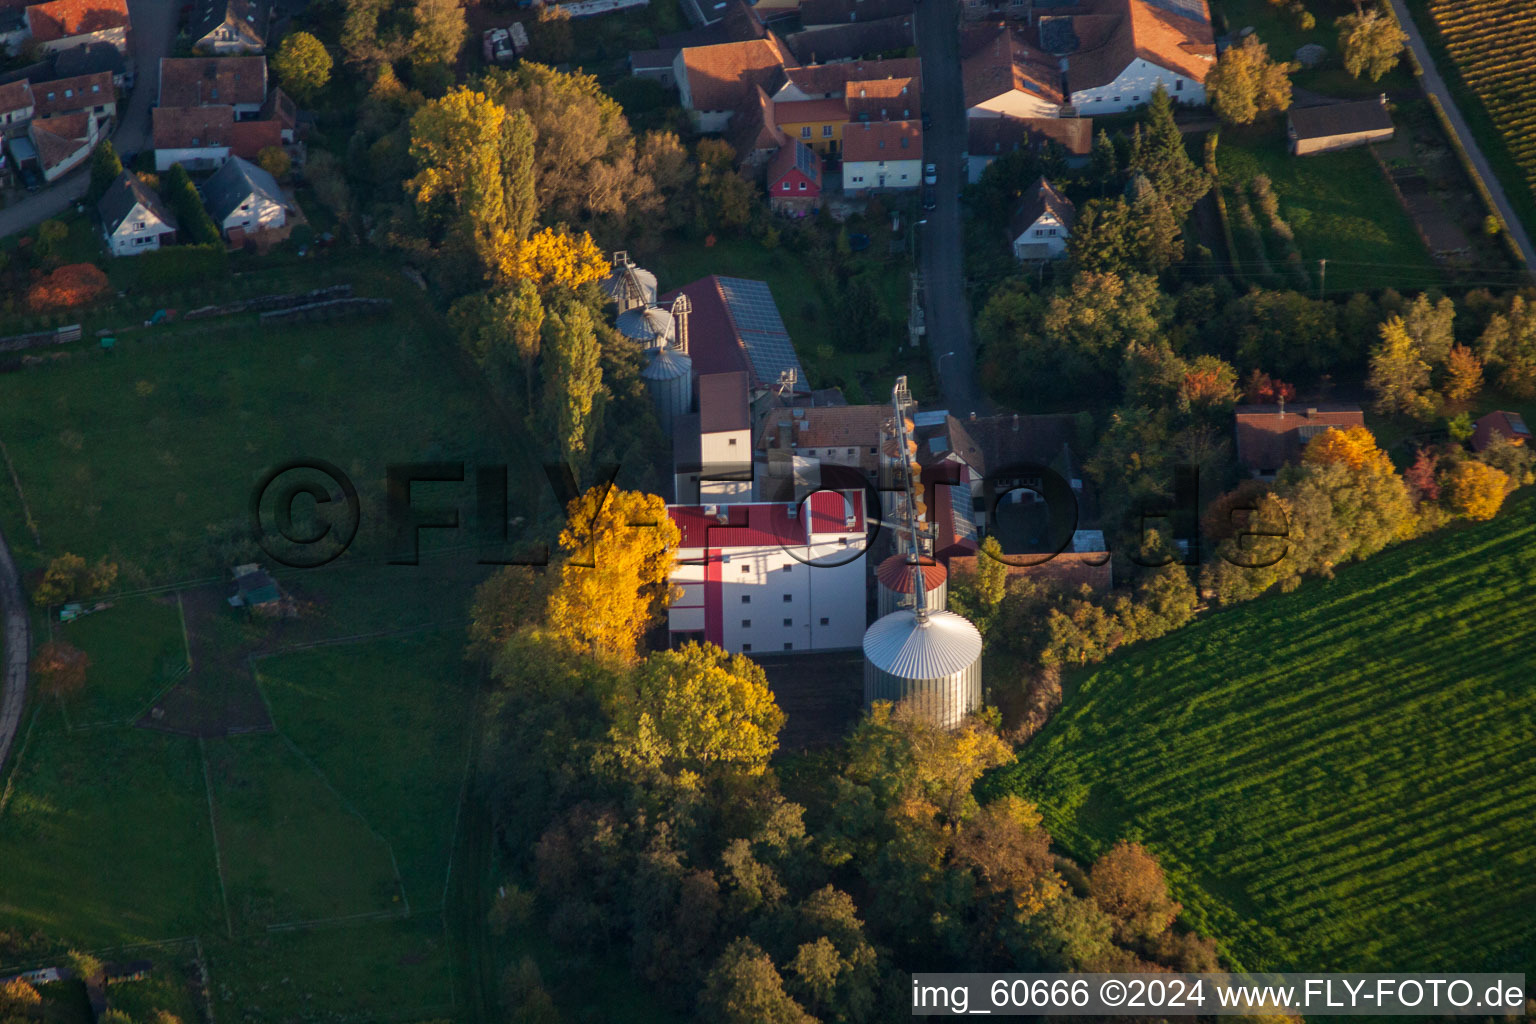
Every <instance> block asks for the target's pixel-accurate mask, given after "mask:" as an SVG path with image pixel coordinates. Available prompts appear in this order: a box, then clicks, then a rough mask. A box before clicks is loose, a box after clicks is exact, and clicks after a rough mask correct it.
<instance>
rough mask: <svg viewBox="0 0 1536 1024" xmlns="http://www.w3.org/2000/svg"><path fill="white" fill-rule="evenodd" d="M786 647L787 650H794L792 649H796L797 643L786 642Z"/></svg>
mask: <svg viewBox="0 0 1536 1024" xmlns="http://www.w3.org/2000/svg"><path fill="white" fill-rule="evenodd" d="M784 649H785V650H786V651H792V650H794V649H795V645H794V644H790V643H786V644H785V645H784Z"/></svg>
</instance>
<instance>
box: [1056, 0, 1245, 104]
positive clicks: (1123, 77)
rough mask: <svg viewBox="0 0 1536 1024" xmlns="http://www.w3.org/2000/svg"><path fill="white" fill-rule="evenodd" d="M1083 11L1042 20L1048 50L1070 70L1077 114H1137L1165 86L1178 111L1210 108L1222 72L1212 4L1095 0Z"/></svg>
mask: <svg viewBox="0 0 1536 1024" xmlns="http://www.w3.org/2000/svg"><path fill="white" fill-rule="evenodd" d="M1079 10H1080V11H1081V13H1073V14H1070V15H1063V16H1055V17H1040V18H1038V19H1037V22H1038V28H1039V33H1040V46H1041V49H1043V50H1045V51H1046V52H1047V53H1049V54H1051V55H1052V56H1053V57H1057V58H1060V59H1062V60H1064V62H1065V67H1066V89H1065V90H1064V91H1065V92H1066V93H1067V96H1068V102H1069V103H1070V104H1071V105H1072V106H1073V107H1074V108H1076V112H1077V113H1078V114H1082V115H1097V114H1113V113H1117V112H1119V111H1122V110H1130V109H1132V108H1134V107H1138V106H1140V105H1142V104H1143V103H1146V102H1147V101H1149V100H1150V99H1151V98H1152V93H1153V92H1154V91H1155V90H1156V88H1157V86H1159V85H1161V86H1162V87H1163V88H1164V89H1166V90H1167V91H1168V95H1169V97H1170V98H1172V99H1173V101H1174V102H1175V103H1185V104H1200V103H1204V102H1205V79H1206V75H1207V74H1209V73H1210V70H1211V69H1212V68H1213V67H1215V65H1216V39H1215V35H1214V33H1213V31H1212V29H1211V10H1210V6H1209V5H1208V4H1207V3H1206V0H1096V2H1093V3H1090V4H1088V5H1087V6H1085V7H1083V8H1080V9H1079Z"/></svg>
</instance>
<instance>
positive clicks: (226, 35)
mask: <svg viewBox="0 0 1536 1024" xmlns="http://www.w3.org/2000/svg"><path fill="white" fill-rule="evenodd" d="M270 17H271V8H270V7H269V5H268V4H267V3H266V2H265V0H198V6H197V7H196V8H195V9H194V10H193V12H192V18H191V24H190V27H189V29H188V34H189V35H190V36H191V37H192V48H193V49H194V50H198V51H201V52H203V53H216V54H226V55H227V54H236V53H260V52H261V51H262V50H263V49H265V48H266V45H267V26H268V19H269V18H270Z"/></svg>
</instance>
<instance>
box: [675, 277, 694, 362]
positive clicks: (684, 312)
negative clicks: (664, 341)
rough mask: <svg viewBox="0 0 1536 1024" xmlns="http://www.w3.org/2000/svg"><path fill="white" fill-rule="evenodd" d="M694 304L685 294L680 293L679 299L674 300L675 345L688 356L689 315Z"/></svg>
mask: <svg viewBox="0 0 1536 1024" xmlns="http://www.w3.org/2000/svg"><path fill="white" fill-rule="evenodd" d="M692 310H693V304H692V303H691V302H689V301H688V296H687V294H686V293H684V292H679V293H678V295H677V298H675V299H673V300H672V322H673V325H674V328H675V331H674V335H675V337H674V340H673V345H674V346H675V347H676V348H677V350H678V352H680V353H682V354H683V355H687V354H688V314H689V313H690V312H692Z"/></svg>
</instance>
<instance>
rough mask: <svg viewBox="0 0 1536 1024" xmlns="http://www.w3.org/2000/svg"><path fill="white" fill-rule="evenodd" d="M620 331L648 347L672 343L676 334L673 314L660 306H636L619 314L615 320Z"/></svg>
mask: <svg viewBox="0 0 1536 1024" xmlns="http://www.w3.org/2000/svg"><path fill="white" fill-rule="evenodd" d="M615 326H617V327H618V329H619V333H620V334H622V335H624V337H626V338H629V339H630V340H631V341H638V342H639V343H640V344H642V345H644V346H645V347H646V348H655V347H656V346H657V345H662V344H667V343H670V342H671V341H672V340H673V339H674V338H675V337H676V336H677V334H676V330H677V328H676V325H675V324H674V323H673V320H672V314H671V313H669V312H667V311H666V310H665V309H662V308H661V307H660V306H636V307H635V308H634V309H626V310H625V311H624V312H622V313H620V314H619V318H618V320H617V321H615Z"/></svg>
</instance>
